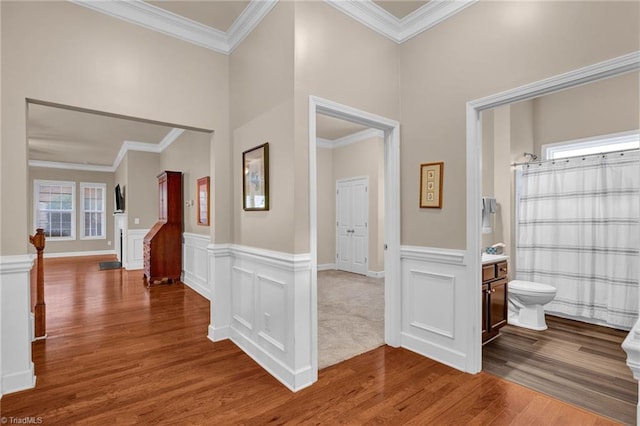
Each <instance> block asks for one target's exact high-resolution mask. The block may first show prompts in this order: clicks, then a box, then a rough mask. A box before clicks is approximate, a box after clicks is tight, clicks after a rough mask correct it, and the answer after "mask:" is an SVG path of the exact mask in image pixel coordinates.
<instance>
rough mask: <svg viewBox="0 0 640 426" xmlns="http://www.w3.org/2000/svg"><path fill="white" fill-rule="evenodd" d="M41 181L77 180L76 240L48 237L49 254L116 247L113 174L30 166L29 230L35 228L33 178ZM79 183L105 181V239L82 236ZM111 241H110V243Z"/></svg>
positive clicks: (31, 231)
mask: <svg viewBox="0 0 640 426" xmlns="http://www.w3.org/2000/svg"><path fill="white" fill-rule="evenodd" d="M35 179H38V180H59V181H66V182H76V196H75V203H76V239H75V240H74V241H52V240H47V242H46V247H45V254H46V253H68V252H84V251H99V250H114V244H115V243H114V242H113V238H114V237H113V233H114V230H113V225H114V219H113V210H114V195H113V194H114V189H113V188H114V186H115V184H114V174H113V173H103V172H85V171H79V170H62V169H48V168H41V167H29V194H28V195H29V216H28V217H29V220H28V224H29V233H30V234H33V233H34V231H35V225H34V217H33V214H34V211H33V209H34V205H33V181H34V180H35ZM80 182H89V183H104V184H106V185H107V189H106V191H107V192H106V200H107V206H106V215H105V220H106V238H105V239H103V240H82V239H80V221H81V218H82V217H81V216H82V215H81V214H80V209H81V204H80ZM109 242H110V243H111V244H108V243H109ZM29 252H30V253H35V249H34V248H33V246H32V245H31V244H30V245H29Z"/></svg>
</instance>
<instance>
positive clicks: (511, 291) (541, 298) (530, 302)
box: [508, 280, 556, 330]
mask: <svg viewBox="0 0 640 426" xmlns="http://www.w3.org/2000/svg"><path fill="white" fill-rule="evenodd" d="M508 295H509V317H508V323H509V324H511V325H515V326H518V327H524V328H530V329H532V330H546V329H547V323H546V321H545V320H544V305H546V304H547V303H549V302H551V301H552V300H553V298H554V297H556V289H555V287H552V286H550V285H548V284H542V283H535V282H531V281H519V280H514V281H510V282H509V284H508Z"/></svg>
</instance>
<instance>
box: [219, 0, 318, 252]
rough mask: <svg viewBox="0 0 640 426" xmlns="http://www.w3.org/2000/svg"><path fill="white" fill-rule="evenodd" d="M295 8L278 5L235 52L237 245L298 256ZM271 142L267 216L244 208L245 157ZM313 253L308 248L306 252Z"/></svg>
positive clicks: (233, 110) (233, 122) (233, 104)
mask: <svg viewBox="0 0 640 426" xmlns="http://www.w3.org/2000/svg"><path fill="white" fill-rule="evenodd" d="M293 9H294V4H293V3H290V2H279V3H278V4H277V5H276V6H275V7H274V8H273V9H272V10H271V12H269V14H268V15H267V16H266V17H265V18H264V19H263V20H262V22H261V23H260V25H258V27H257V28H256V29H255V30H254V31H253V32H252V33H251V34H250V35H249V36H248V37H247V38H246V39H245V40H244V41H243V42H242V44H241V45H240V46H239V47H238V48H237V49H236V50H235V51H234V52H233V54H232V55H231V61H230V75H231V86H230V87H231V128H232V132H233V158H232V161H233V162H232V164H233V166H232V170H233V172H232V173H233V179H232V181H233V211H234V238H233V240H234V242H235V243H236V244H242V245H247V246H252V247H259V248H264V249H270V250H277V251H282V252H287V253H292V252H293V244H294V243H293V241H294V234H293V232H294V227H293V220H294V212H295V210H296V209H297V208H298V206H297V205H295V204H294V199H293V187H294V184H295V185H303V184H304V182H306V180H305V181H302V182H295V183H294V175H293V163H294V155H293V145H294V144H293V119H292V117H293V71H294V69H293V54H294V52H293V25H294V24H293V18H294V16H293ZM265 142H269V172H270V173H269V205H270V209H269V210H268V211H248V212H246V211H244V210H243V209H242V177H243V173H242V171H243V168H242V152H243V151H246V150H248V149H251V148H253V147H256V146H258V145H261V144H263V143H265ZM306 252H308V249H307V250H306Z"/></svg>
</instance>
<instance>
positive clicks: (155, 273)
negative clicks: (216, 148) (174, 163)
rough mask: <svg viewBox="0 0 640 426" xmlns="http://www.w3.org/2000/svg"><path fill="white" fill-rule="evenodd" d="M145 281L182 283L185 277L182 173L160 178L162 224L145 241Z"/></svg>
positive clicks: (165, 173) (160, 217) (155, 227)
mask: <svg viewBox="0 0 640 426" xmlns="http://www.w3.org/2000/svg"><path fill="white" fill-rule="evenodd" d="M143 254H144V279H145V281H146V282H147V285H152V284H153V283H154V282H156V281H163V280H168V281H169V282H173V281H180V275H181V273H182V173H181V172H169V171H166V172H163V173H161V174H160V175H158V222H156V224H155V225H153V227H152V228H151V229H150V230H149V232H148V233H147V235H146V236H145V237H144V253H143Z"/></svg>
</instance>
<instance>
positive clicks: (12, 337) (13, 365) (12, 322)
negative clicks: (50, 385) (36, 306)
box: [0, 254, 36, 395]
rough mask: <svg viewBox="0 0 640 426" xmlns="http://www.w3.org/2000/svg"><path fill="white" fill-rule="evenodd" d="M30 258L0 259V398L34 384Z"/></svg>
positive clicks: (31, 386) (31, 257)
mask: <svg viewBox="0 0 640 426" xmlns="http://www.w3.org/2000/svg"><path fill="white" fill-rule="evenodd" d="M34 258H35V256H34V255H32V254H24V255H15V256H1V257H0V361H1V362H0V394H1V395H5V394H8V393H12V392H18V391H21V390H25V389H31V388H33V387H34V386H35V384H36V376H35V369H34V365H33V362H32V361H31V340H32V339H31V324H32V323H31V309H30V307H29V303H30V300H31V269H32V268H33V265H34Z"/></svg>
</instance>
